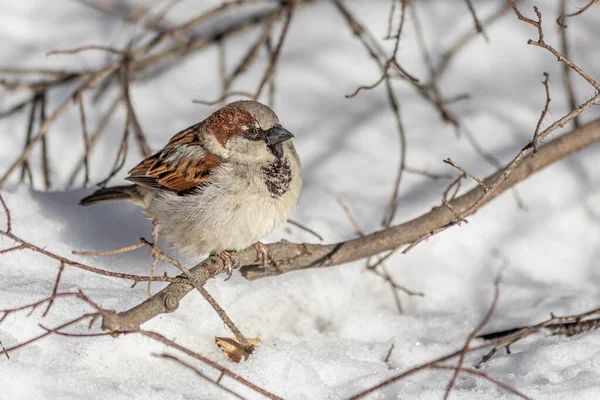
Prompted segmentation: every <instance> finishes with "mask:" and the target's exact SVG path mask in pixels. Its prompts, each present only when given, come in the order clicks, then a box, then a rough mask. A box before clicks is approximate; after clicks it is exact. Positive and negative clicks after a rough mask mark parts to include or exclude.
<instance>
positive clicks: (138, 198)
mask: <svg viewBox="0 0 600 400" xmlns="http://www.w3.org/2000/svg"><path fill="white" fill-rule="evenodd" d="M292 137H293V135H292V134H291V133H290V132H288V131H287V130H286V129H285V128H283V127H282V126H281V123H280V122H279V118H277V115H275V113H274V112H273V111H272V110H271V109H270V108H269V107H267V106H265V105H264V104H261V103H258V102H256V101H236V102H234V103H230V104H228V105H227V106H225V107H223V108H221V109H220V110H217V111H216V112H214V113H213V114H212V115H211V116H210V117H208V118H207V119H205V120H204V121H202V122H200V123H198V124H196V125H192V126H190V127H189V128H187V129H185V130H183V131H181V132H179V133H178V134H176V135H175V136H173V137H172V138H171V140H170V141H169V143H167V145H166V146H165V147H164V148H163V149H162V150H161V151H159V152H158V153H156V154H154V155H152V156H150V157H148V158H146V159H145V160H143V161H142V162H141V163H139V164H138V165H137V166H136V167H135V168H133V169H132V170H131V171H129V176H128V177H127V178H126V179H127V180H129V181H131V182H133V185H125V186H116V187H110V188H102V189H99V190H97V191H96V192H95V193H93V194H92V195H90V196H88V197H86V198H84V199H83V200H81V202H80V204H81V205H83V206H87V205H90V204H95V203H100V202H103V201H106V200H119V199H125V200H129V201H132V202H133V203H135V204H137V205H139V206H140V207H141V208H142V211H143V213H144V215H145V216H146V217H147V218H149V219H151V220H152V221H153V223H154V225H155V227H156V228H157V229H158V234H160V235H162V236H163V237H164V238H165V239H166V241H167V242H168V244H169V245H171V246H173V247H175V248H176V249H178V250H181V251H183V252H186V253H188V254H191V255H200V254H207V253H209V254H217V255H219V256H220V257H221V258H222V259H223V260H224V261H225V264H226V266H227V269H228V272H229V274H230V275H231V269H232V263H234V262H235V259H234V258H233V256H232V255H231V254H230V253H228V251H238V250H242V249H244V248H246V247H248V246H250V245H252V244H255V247H256V249H257V252H258V253H259V256H262V257H263V263H265V264H266V260H267V258H266V257H267V254H266V248H265V247H264V246H262V244H260V242H258V241H259V240H260V239H261V238H262V237H264V236H266V235H268V234H269V233H271V232H272V231H273V230H274V229H275V228H276V227H277V226H278V225H280V224H281V223H282V222H284V221H286V220H287V217H288V216H289V215H290V213H291V212H292V211H293V210H294V208H295V206H296V202H297V200H298V196H299V194H300V188H301V186H302V177H301V173H300V160H299V158H298V154H297V153H296V150H295V149H294V145H293V143H292V141H291V140H290V139H291V138H292ZM257 242H258V244H256V243H257Z"/></svg>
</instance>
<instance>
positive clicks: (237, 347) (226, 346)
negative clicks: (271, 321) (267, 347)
mask: <svg viewBox="0 0 600 400" xmlns="http://www.w3.org/2000/svg"><path fill="white" fill-rule="evenodd" d="M247 340H248V343H250V345H251V346H252V347H253V348H254V349H256V348H257V347H258V344H259V343H260V339H259V338H250V339H247ZM215 343H216V344H217V346H219V348H220V349H221V350H223V354H224V355H225V357H227V358H228V359H230V360H231V361H233V362H236V363H238V362H240V361H241V359H242V357H243V358H244V360H247V359H248V356H249V355H250V354H249V353H248V352H247V351H246V349H244V347H243V346H242V345H241V344H240V342H238V340H237V339H236V338H226V337H215Z"/></svg>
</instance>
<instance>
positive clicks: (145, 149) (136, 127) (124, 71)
mask: <svg viewBox="0 0 600 400" xmlns="http://www.w3.org/2000/svg"><path fill="white" fill-rule="evenodd" d="M130 63H131V61H130V59H129V56H127V55H126V56H124V60H123V66H122V67H121V90H122V94H123V101H124V102H125V106H126V107H127V120H128V121H129V126H130V127H131V128H132V129H133V132H134V133H135V137H136V139H137V142H138V145H139V146H140V152H141V153H142V156H143V158H146V157H149V156H150V155H152V149H151V148H150V145H149V144H148V140H147V139H146V135H144V131H143V130H142V127H141V126H140V122H139V121H138V118H137V116H136V114H135V110H134V109H133V103H132V101H131V94H130V91H129V85H130V84H131V66H130Z"/></svg>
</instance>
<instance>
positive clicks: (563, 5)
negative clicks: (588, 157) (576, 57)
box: [556, 0, 596, 128]
mask: <svg viewBox="0 0 600 400" xmlns="http://www.w3.org/2000/svg"><path fill="white" fill-rule="evenodd" d="M593 1H596V0H592V2H593ZM592 2H590V4H591V3H592ZM566 13H567V0H560V15H561V17H558V18H557V19H556V23H557V24H558V26H559V29H558V32H559V34H560V52H561V54H563V55H564V56H565V57H566V58H570V57H571V47H570V46H569V40H568V39H567V26H566V25H564V24H563V23H562V19H563V18H564V17H566ZM561 70H562V78H563V84H564V85H565V91H566V95H567V102H568V103H569V108H570V109H571V110H572V109H574V108H575V107H576V106H577V99H576V98H575V89H573V82H572V79H571V76H572V74H571V69H570V68H569V66H568V65H567V64H562V68H561ZM573 126H574V127H575V128H577V127H578V126H579V118H575V119H574V120H573Z"/></svg>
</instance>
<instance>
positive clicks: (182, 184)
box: [127, 125, 221, 193]
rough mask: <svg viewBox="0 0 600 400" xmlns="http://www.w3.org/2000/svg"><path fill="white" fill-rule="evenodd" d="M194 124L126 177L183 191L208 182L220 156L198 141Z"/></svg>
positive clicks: (136, 181) (144, 183)
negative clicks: (207, 149)
mask: <svg viewBox="0 0 600 400" xmlns="http://www.w3.org/2000/svg"><path fill="white" fill-rule="evenodd" d="M197 129H198V125H194V126H191V127H189V128H188V129H185V130H183V131H181V132H179V133H178V134H176V135H175V136H173V137H172V138H171V140H170V141H169V143H168V144H167V145H166V146H165V148H164V149H162V150H161V151H160V152H158V153H156V154H154V155H152V156H150V157H148V158H146V159H145V160H143V161H142V162H141V163H139V164H138V165H137V166H136V167H135V168H133V169H132V170H131V171H129V177H127V179H128V180H130V181H132V182H134V183H137V184H138V185H141V186H146V187H151V188H156V189H163V190H170V191H173V192H177V193H185V192H189V191H190V190H193V189H196V188H200V187H202V186H204V185H206V184H208V177H209V175H210V173H211V171H212V169H213V168H215V167H216V166H218V165H219V164H221V159H220V158H219V157H218V156H216V155H214V154H212V153H209V152H207V151H206V150H204V149H203V148H202V145H201V144H200V142H199V141H198V138H197V136H196V131H197Z"/></svg>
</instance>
